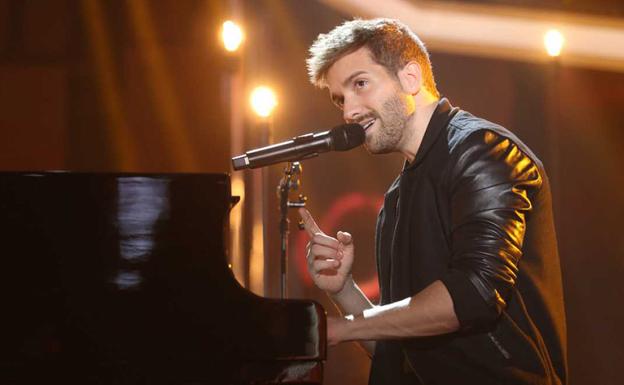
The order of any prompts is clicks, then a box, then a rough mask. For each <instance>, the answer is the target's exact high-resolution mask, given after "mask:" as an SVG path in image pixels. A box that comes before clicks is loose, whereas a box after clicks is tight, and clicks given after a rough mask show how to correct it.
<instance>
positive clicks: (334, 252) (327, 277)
mask: <svg viewBox="0 0 624 385" xmlns="http://www.w3.org/2000/svg"><path fill="white" fill-rule="evenodd" d="M299 215H301V219H303V223H304V227H305V229H306V232H307V233H308V236H309V237H310V242H309V243H308V246H307V251H308V253H307V261H308V271H309V272H310V276H312V280H313V281H314V283H315V284H316V286H317V287H318V288H319V289H322V290H325V291H327V292H328V293H330V294H338V293H339V292H340V291H341V290H342V288H343V287H344V285H345V283H346V282H347V280H349V279H351V266H352V265H353V238H352V237H351V234H349V233H345V232H343V231H339V232H338V234H336V238H333V237H330V236H328V235H327V234H325V233H324V232H323V231H321V229H320V228H319V227H318V225H317V224H316V222H315V221H314V218H312V215H311V214H310V213H309V212H308V210H306V209H304V208H300V209H299Z"/></svg>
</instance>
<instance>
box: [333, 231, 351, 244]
mask: <svg viewBox="0 0 624 385" xmlns="http://www.w3.org/2000/svg"><path fill="white" fill-rule="evenodd" d="M336 238H337V239H338V241H339V242H340V243H343V244H345V245H348V244H350V243H351V242H353V237H352V236H351V234H349V233H347V232H344V231H339V232H338V234H336Z"/></svg>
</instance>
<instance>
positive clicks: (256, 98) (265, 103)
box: [249, 86, 277, 118]
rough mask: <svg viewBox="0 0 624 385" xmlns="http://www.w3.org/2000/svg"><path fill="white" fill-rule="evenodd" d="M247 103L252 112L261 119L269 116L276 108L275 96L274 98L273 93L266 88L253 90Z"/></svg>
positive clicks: (261, 87)
mask: <svg viewBox="0 0 624 385" xmlns="http://www.w3.org/2000/svg"><path fill="white" fill-rule="evenodd" d="M249 101H250V103H251V108H252V109H253V110H254V112H255V113H256V114H257V115H258V116H260V117H263V118H268V117H269V116H271V114H272V113H273V109H275V106H277V96H275V92H273V90H272V89H271V88H269V87H266V86H260V87H256V88H254V90H253V91H252V92H251V97H250V99H249Z"/></svg>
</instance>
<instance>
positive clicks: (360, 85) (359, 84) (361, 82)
mask: <svg viewBox="0 0 624 385" xmlns="http://www.w3.org/2000/svg"><path fill="white" fill-rule="evenodd" d="M354 84H355V88H364V87H366V85H367V84H368V81H367V80H364V79H360V80H356V81H355V83H354Z"/></svg>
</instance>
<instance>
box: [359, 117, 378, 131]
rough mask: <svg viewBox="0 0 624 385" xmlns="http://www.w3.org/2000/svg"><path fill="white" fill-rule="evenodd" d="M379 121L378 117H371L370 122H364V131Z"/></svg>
mask: <svg viewBox="0 0 624 385" xmlns="http://www.w3.org/2000/svg"><path fill="white" fill-rule="evenodd" d="M376 121H377V119H371V120H369V121H368V122H366V123H365V124H362V127H364V131H366V130H368V128H369V127H370V126H372V125H373V123H375V122H376Z"/></svg>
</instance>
